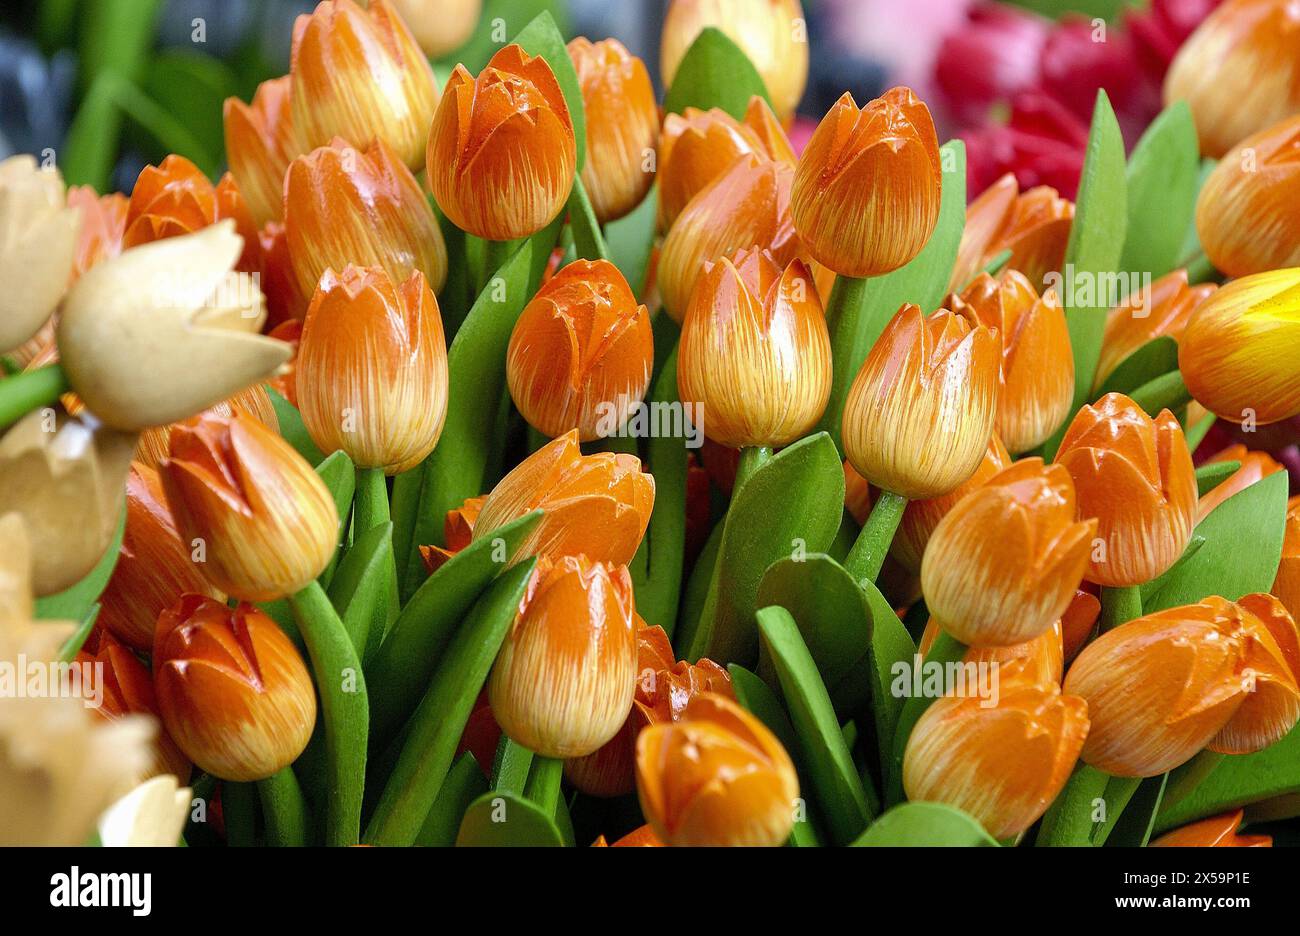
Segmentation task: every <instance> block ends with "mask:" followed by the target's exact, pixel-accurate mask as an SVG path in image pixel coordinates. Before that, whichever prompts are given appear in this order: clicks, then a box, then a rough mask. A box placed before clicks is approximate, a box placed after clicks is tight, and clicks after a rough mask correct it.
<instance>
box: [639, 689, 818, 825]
mask: <svg viewBox="0 0 1300 936" xmlns="http://www.w3.org/2000/svg"><path fill="white" fill-rule="evenodd" d="M636 785H637V793H638V795H639V797H640V800H641V811H642V813H644V814H645V817H646V818H647V819H648V820H650V825H651V826H652V827H653V828H654V831H655V834H656V835H657V836H659V838H660V839H661V840H662V841H664V842H666V843H668V844H669V845H704V846H707V845H768V846H774V845H784V844H785V841H786V839H788V838H789V836H790V830H791V829H792V828H793V827H794V814H795V808H796V800H797V798H798V796H799V778H798V777H797V776H796V775H795V771H794V764H793V763H792V762H791V760H790V755H789V754H787V753H786V752H785V748H783V747H782V746H781V742H780V741H778V740H777V739H776V736H775V735H774V734H772V732H771V731H770V730H769V729H768V728H767V726H766V725H764V724H763V723H762V722H760V721H759V720H758V719H757V718H755V717H754V716H753V715H751V714H750V713H749V712H747V711H745V710H744V709H742V708H741V707H740V706H738V705H737V704H736V703H734V702H732V701H731V700H729V699H726V698H723V697H722V696H719V695H716V694H714V693H711V692H705V693H702V694H700V695H699V696H696V698H695V699H693V700H692V701H691V702H690V704H689V705H687V706H686V710H685V711H684V712H683V713H682V717H681V720H680V721H676V722H668V723H666V724H658V725H651V726H649V727H648V728H646V729H645V730H644V731H642V732H641V734H640V736H639V737H638V738H637V740H636Z"/></svg>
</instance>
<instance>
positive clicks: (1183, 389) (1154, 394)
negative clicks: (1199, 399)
mask: <svg viewBox="0 0 1300 936" xmlns="http://www.w3.org/2000/svg"><path fill="white" fill-rule="evenodd" d="M1130 396H1131V397H1132V399H1133V402H1134V403H1136V404H1137V405H1138V406H1140V407H1142V408H1143V409H1144V410H1146V411H1147V412H1148V413H1149V414H1151V415H1152V416H1157V415H1159V413H1160V411H1161V410H1164V409H1167V410H1169V411H1170V412H1173V413H1176V412H1178V411H1179V410H1181V409H1182V408H1183V407H1184V406H1186V405H1187V404H1188V403H1190V402H1192V394H1191V392H1190V391H1189V390H1188V389H1187V384H1185V383H1183V374H1182V371H1176V370H1175V371H1170V372H1169V373H1167V374H1163V375H1161V376H1160V377H1157V378H1156V379H1155V380H1149V381H1147V382H1146V383H1144V384H1143V385H1142V386H1140V387H1138V388H1137V389H1136V390H1134V391H1133V392H1132V393H1131V394H1130Z"/></svg>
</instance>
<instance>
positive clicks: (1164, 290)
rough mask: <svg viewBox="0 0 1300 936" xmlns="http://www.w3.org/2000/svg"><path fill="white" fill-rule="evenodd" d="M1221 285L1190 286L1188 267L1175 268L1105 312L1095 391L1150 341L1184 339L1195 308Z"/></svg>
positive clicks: (1093, 384)
mask: <svg viewBox="0 0 1300 936" xmlns="http://www.w3.org/2000/svg"><path fill="white" fill-rule="evenodd" d="M1218 288H1219V287H1218V286H1217V285H1216V284H1215V283H1200V284H1198V285H1196V286H1188V285H1187V271H1186V270H1174V271H1173V272H1172V273H1166V274H1165V275H1164V276H1162V277H1160V279H1158V280H1156V281H1155V282H1154V283H1152V284H1151V287H1150V290H1149V291H1147V290H1145V289H1143V290H1138V291H1137V292H1134V293H1133V294H1132V295H1131V296H1129V297H1127V298H1126V299H1125V300H1124V301H1123V302H1121V303H1120V304H1119V305H1117V306H1116V307H1115V308H1113V309H1111V310H1110V312H1109V313H1108V314H1107V316H1106V332H1105V335H1104V337H1103V338H1102V342H1101V357H1100V358H1099V359H1098V361H1097V376H1096V378H1095V379H1094V380H1093V382H1092V390H1093V392H1094V393H1096V392H1097V391H1099V390H1100V389H1101V387H1102V385H1103V384H1104V383H1105V382H1106V378H1108V377H1109V376H1110V375H1111V374H1113V373H1114V372H1115V368H1117V367H1119V365H1120V364H1122V363H1124V360H1125V359H1126V358H1127V357H1128V356H1129V355H1130V354H1132V353H1133V352H1134V351H1136V350H1137V349H1138V348H1140V347H1142V346H1143V345H1145V344H1146V343H1147V342H1149V341H1154V340H1155V339H1156V338H1161V337H1168V338H1172V339H1174V341H1179V340H1181V339H1182V337H1183V330H1184V329H1185V328H1186V327H1187V322H1188V320H1189V319H1191V317H1192V312H1194V311H1195V310H1196V307H1197V306H1199V305H1200V304H1201V303H1202V302H1204V301H1205V300H1206V299H1208V298H1209V297H1210V296H1212V295H1213V294H1214V291H1215V290H1216V289H1218ZM1189 425H1194V424H1193V423H1189Z"/></svg>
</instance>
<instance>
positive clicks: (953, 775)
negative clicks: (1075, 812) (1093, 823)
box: [903, 663, 1089, 838]
mask: <svg viewBox="0 0 1300 936" xmlns="http://www.w3.org/2000/svg"><path fill="white" fill-rule="evenodd" d="M1019 666H1020V665H1019V664H1014V663H1013V664H1007V665H1004V666H1003V667H1002V672H1003V674H1004V675H1003V676H1002V677H1001V679H1000V689H999V693H998V699H997V703H996V705H990V704H989V701H988V700H985V699H981V698H979V697H977V696H965V697H960V696H945V697H944V698H942V699H938V700H936V701H935V702H934V703H933V704H932V705H931V706H930V707H929V708H927V709H926V710H925V713H924V714H923V715H922V716H921V718H920V719H919V720H918V721H917V723H916V725H915V727H913V729H912V734H911V735H910V736H909V737H908V739H907V749H906V751H905V753H904V755H903V789H904V790H905V791H906V792H907V797H908V799H910V800H923V801H930V802H938V803H946V804H948V805H949V806H954V807H956V808H958V809H962V810H965V811H966V812H968V813H970V815H971V816H973V817H974V818H975V819H977V820H979V822H980V823H981V824H982V825H983V826H984V828H985V829H987V830H988V833H989V834H990V835H992V836H993V837H994V838H1008V837H1010V836H1014V835H1019V834H1020V833H1021V832H1023V831H1024V830H1025V829H1027V828H1029V827H1030V826H1031V825H1033V824H1034V822H1036V821H1037V820H1038V818H1039V817H1040V816H1042V814H1043V813H1044V812H1046V811H1047V807H1048V806H1049V805H1051V802H1052V800H1054V799H1056V796H1057V794H1058V793H1060V792H1061V788H1062V787H1064V786H1065V781H1066V780H1068V779H1069V777H1070V772H1071V771H1072V770H1073V769H1074V764H1075V761H1076V760H1077V759H1078V757H1079V749H1080V748H1081V747H1082V746H1083V744H1084V738H1085V737H1087V736H1088V715H1089V707H1088V705H1087V704H1086V703H1085V702H1084V700H1083V699H1080V698H1079V697H1078V696H1075V695H1071V694H1069V693H1068V690H1067V692H1066V693H1065V694H1063V693H1062V692H1061V690H1060V689H1058V688H1057V687H1056V685H1054V684H1053V683H1047V682H1034V681H1033V680H1032V679H1029V678H1027V677H1026V676H1024V675H1023V671H1020V670H1019ZM1008 673H1010V676H1011V678H1007V674H1008Z"/></svg>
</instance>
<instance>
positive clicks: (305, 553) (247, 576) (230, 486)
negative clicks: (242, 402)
mask: <svg viewBox="0 0 1300 936" xmlns="http://www.w3.org/2000/svg"><path fill="white" fill-rule="evenodd" d="M159 474H161V476H162V482H163V489H164V490H165V491H166V492H167V503H168V504H169V505H170V506H171V509H172V515H173V516H174V517H175V518H176V526H177V529H179V530H180V532H181V537H182V539H183V540H184V541H185V542H192V541H193V540H195V539H196V538H197V539H201V540H202V541H203V549H204V558H203V561H202V563H201V568H202V570H203V574H204V576H205V577H206V578H207V579H208V581H209V582H211V583H212V584H213V585H216V586H217V587H218V588H220V589H221V590H222V591H224V592H226V593H227V594H229V595H233V596H235V597H236V598H239V599H241V600H244V601H274V600H275V599H277V598H284V597H286V596H288V595H292V594H294V593H295V592H297V591H299V590H300V589H302V588H304V587H306V586H307V585H308V584H309V583H311V582H312V581H313V580H315V578H316V577H317V576H318V575H320V573H321V572H322V571H324V569H325V566H326V565H327V564H328V563H329V561H330V559H332V558H333V557H334V549H335V546H336V545H337V541H338V531H339V518H338V509H337V508H336V507H335V506H334V498H333V496H332V495H331V494H330V492H329V489H328V488H326V487H325V482H323V481H322V480H321V479H320V475H318V474H316V472H315V471H313V470H312V467H311V465H309V464H308V463H307V462H306V461H305V460H304V459H303V457H302V456H301V455H299V454H298V453H297V452H296V451H294V449H293V447H292V446H290V445H289V443H288V442H286V441H285V440H284V439H282V438H281V437H280V436H278V435H276V434H275V433H274V432H272V431H271V430H270V429H268V428H266V427H265V426H263V425H262V424H261V423H260V422H258V421H257V420H255V419H253V418H252V417H251V416H248V415H246V414H244V413H240V412H235V413H233V414H231V415H230V416H213V415H206V414H205V415H201V416H196V417H194V418H193V419H189V420H186V421H185V422H184V423H181V424H180V425H178V426H175V427H174V428H173V429H172V435H171V450H170V457H169V458H168V459H167V461H165V462H163V464H162V466H161V468H160V470H159Z"/></svg>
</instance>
